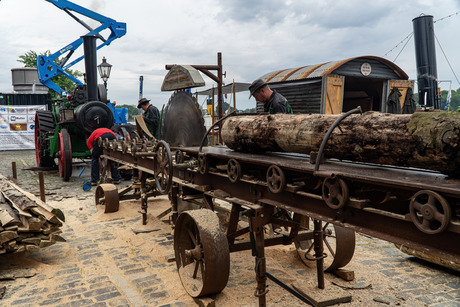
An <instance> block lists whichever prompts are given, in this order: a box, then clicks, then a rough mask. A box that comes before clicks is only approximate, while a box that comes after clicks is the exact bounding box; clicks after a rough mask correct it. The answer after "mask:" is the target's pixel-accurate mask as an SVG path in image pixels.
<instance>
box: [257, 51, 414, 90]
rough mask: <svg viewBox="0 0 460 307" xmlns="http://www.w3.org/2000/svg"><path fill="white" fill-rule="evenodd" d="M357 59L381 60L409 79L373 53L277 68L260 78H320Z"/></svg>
mask: <svg viewBox="0 0 460 307" xmlns="http://www.w3.org/2000/svg"><path fill="white" fill-rule="evenodd" d="M356 59H373V60H376V61H379V62H381V63H383V64H385V65H386V66H388V67H389V68H391V69H392V70H393V71H394V72H395V73H396V75H398V76H399V78H400V79H402V80H407V79H409V76H408V75H407V74H406V73H405V72H404V71H403V70H402V69H401V68H400V67H399V66H398V65H396V64H395V63H393V62H391V61H389V60H387V59H384V58H381V57H378V56H372V55H367V56H359V57H354V58H349V59H345V60H340V61H333V62H326V63H321V64H316V65H308V66H302V67H297V68H289V69H282V70H276V71H272V72H270V73H268V74H265V75H263V76H262V77H260V78H261V79H264V80H265V82H269V83H275V82H284V81H295V80H303V79H311V78H320V77H322V76H324V75H328V74H330V73H332V72H333V71H334V70H336V69H337V68H339V67H340V66H342V65H344V64H346V63H348V62H350V61H352V60H356Z"/></svg>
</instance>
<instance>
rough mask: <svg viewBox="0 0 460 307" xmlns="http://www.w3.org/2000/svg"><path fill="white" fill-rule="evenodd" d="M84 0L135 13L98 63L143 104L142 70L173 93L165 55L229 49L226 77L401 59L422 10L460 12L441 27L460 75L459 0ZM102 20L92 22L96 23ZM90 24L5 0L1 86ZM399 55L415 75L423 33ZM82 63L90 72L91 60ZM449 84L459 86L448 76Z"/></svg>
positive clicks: (120, 92)
mask: <svg viewBox="0 0 460 307" xmlns="http://www.w3.org/2000/svg"><path fill="white" fill-rule="evenodd" d="M74 3H77V4H79V5H81V6H83V7H86V8H88V9H91V10H94V11H96V12H98V13H100V14H102V15H104V16H107V17H110V18H112V19H115V20H117V21H120V22H126V23H127V29H128V32H127V35H126V36H124V37H122V38H120V39H117V40H115V41H114V42H113V43H112V44H111V45H110V46H108V47H104V48H103V49H101V50H99V52H98V63H100V62H101V59H102V56H105V57H106V58H107V61H108V62H109V63H110V64H112V65H113V68H112V74H111V77H110V79H109V81H108V90H109V93H108V94H109V98H110V99H111V100H112V101H116V102H117V103H118V104H132V105H135V104H136V102H137V100H138V96H139V76H140V75H143V76H144V96H145V97H147V98H149V99H152V102H153V104H154V105H156V106H157V107H159V108H161V106H162V105H163V104H166V103H167V102H168V99H169V97H170V95H171V93H168V92H161V90H160V88H161V84H162V81H163V78H164V77H165V75H166V74H167V71H166V70H165V68H164V67H165V64H206V65H215V64H217V52H222V62H223V67H224V71H226V73H227V77H226V79H225V82H226V83H231V82H232V80H235V81H237V82H252V81H253V80H254V79H255V78H257V77H260V76H262V75H264V74H266V73H268V72H271V71H274V70H279V69H286V68H294V67H301V66H305V65H312V64H319V63H324V62H329V61H337V60H342V59H347V58H351V57H356V56H362V55H375V56H381V57H385V58H387V59H389V60H391V61H393V60H395V58H396V57H397V56H398V53H399V52H401V50H402V49H403V46H404V43H405V42H406V41H404V39H405V38H406V37H407V36H408V35H409V34H410V33H412V31H413V28H412V19H413V18H415V17H418V16H420V14H426V15H433V16H434V20H438V19H441V18H443V17H446V16H448V15H451V14H455V13H457V14H456V15H454V16H452V17H449V18H446V19H443V20H439V21H437V22H436V23H435V34H436V37H437V39H438V41H439V43H440V45H441V47H442V49H443V50H444V52H445V54H446V56H447V59H448V60H449V62H450V64H451V66H452V68H453V70H454V72H455V74H456V75H457V77H460V56H459V52H460V39H459V37H458V30H459V29H460V13H458V12H459V11H460V1H458V0H443V1H434V0H433V1H432V0H406V1H400V0H373V1H369V0H365V1H364V0H346V1H345V0H343V1H341V0H285V1H281V0H278V1H277V0H268V1H247V0H225V1H222V0H214V1H212V0H194V1H191V0H133V1H127V0H110V1H109V0H103V1H100V0H80V1H78V0H74ZM90 24H91V23H90ZM97 25H98V24H96V23H92V26H94V27H95V26H97ZM86 32H87V30H86V29H84V28H83V27H82V26H81V25H80V24H78V23H77V22H76V21H74V20H73V19H72V18H71V17H70V16H68V15H67V14H66V13H65V12H63V11H61V10H60V9H58V8H57V7H55V6H54V5H53V4H51V3H49V2H47V1H45V0H0V72H1V73H0V92H12V86H11V68H16V67H21V65H22V64H21V63H19V62H17V60H18V58H19V56H20V55H23V54H24V53H26V52H27V51H29V50H34V51H36V52H37V53H41V52H44V51H46V50H50V51H51V52H55V51H57V50H59V49H60V48H62V47H64V46H66V45H67V44H69V43H70V42H72V41H73V40H75V39H76V38H78V37H79V36H81V35H84V34H86ZM401 42H403V43H401ZM399 43H401V44H399ZM398 44H399V46H397V45H398ZM396 46H397V47H396ZM394 47H396V48H394ZM393 48H394V50H393V51H392V52H390V53H388V54H387V52H389V51H390V50H392V49H393ZM436 52H437V61H438V79H439V80H452V88H454V89H457V88H459V87H460V84H459V83H458V81H457V80H456V78H455V76H454V74H453V73H452V70H451V68H450V67H449V64H448V62H447V61H446V58H445V57H444V55H443V53H442V51H441V49H440V46H439V45H438V44H437V45H436ZM385 54H387V55H386V56H385ZM395 63H396V64H397V65H399V66H400V67H401V68H402V69H403V70H404V71H405V72H406V73H407V74H408V75H409V77H410V79H416V78H417V75H416V67H415V53H414V41H413V38H412V39H411V40H410V41H409V43H408V44H407V46H406V47H405V48H404V50H403V51H402V52H401V54H400V55H399V57H398V58H397V60H396V61H395ZM72 69H78V70H80V71H82V72H84V64H83V63H81V64H80V63H79V64H77V65H75V66H74V67H72ZM204 79H205V81H206V87H203V88H202V89H204V88H208V87H211V86H212V85H213V82H212V81H211V80H210V79H209V78H207V77H204ZM100 83H102V81H101V82H100ZM440 85H441V87H442V88H443V89H448V88H449V84H448V83H445V82H443V83H441V84H440ZM247 96H248V93H247V92H246V93H244V95H238V96H237V97H238V98H237V107H238V108H242V109H245V108H249V107H254V106H255V101H254V100H253V99H252V100H248V99H247ZM203 99H204V97H203ZM200 103H201V102H200Z"/></svg>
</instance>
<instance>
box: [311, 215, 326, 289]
mask: <svg viewBox="0 0 460 307" xmlns="http://www.w3.org/2000/svg"><path fill="white" fill-rule="evenodd" d="M321 224H322V222H321V221H320V220H316V219H315V220H313V225H314V226H313V227H314V245H315V258H316V274H317V275H318V288H319V289H324V246H323V228H322V226H321Z"/></svg>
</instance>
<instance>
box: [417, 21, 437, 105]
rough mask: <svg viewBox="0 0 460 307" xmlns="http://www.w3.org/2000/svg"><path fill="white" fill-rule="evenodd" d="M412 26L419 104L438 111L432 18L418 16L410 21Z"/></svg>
mask: <svg viewBox="0 0 460 307" xmlns="http://www.w3.org/2000/svg"><path fill="white" fill-rule="evenodd" d="M412 24H413V27H414V43H415V60H416V66H417V84H418V93H419V95H418V97H419V104H420V105H421V106H428V107H434V108H435V109H439V107H440V102H439V96H438V81H437V79H438V73H437V67H436V48H435V37H434V23H433V16H431V15H422V16H419V17H417V18H414V19H413V20H412ZM425 99H426V100H425Z"/></svg>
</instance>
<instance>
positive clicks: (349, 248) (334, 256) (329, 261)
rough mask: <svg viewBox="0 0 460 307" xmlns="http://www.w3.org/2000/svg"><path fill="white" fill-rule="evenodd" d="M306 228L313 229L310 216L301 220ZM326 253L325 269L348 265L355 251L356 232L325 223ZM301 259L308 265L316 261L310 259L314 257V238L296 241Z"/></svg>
mask: <svg viewBox="0 0 460 307" xmlns="http://www.w3.org/2000/svg"><path fill="white" fill-rule="evenodd" d="M301 224H302V226H303V227H304V228H306V229H311V227H310V225H309V218H308V217H305V218H303V219H302V222H301ZM323 240H324V253H326V255H327V257H326V258H324V267H325V269H324V271H326V272H327V271H332V270H335V269H338V268H342V267H344V266H346V265H347V264H348V263H349V262H350V261H351V259H352V258H353V254H354V252H355V232H354V231H353V230H349V229H346V228H343V227H340V226H336V225H331V224H329V223H325V224H324V225H323ZM295 246H296V248H297V252H298V254H299V256H300V259H302V261H303V262H304V263H305V264H306V265H307V266H312V265H314V264H315V263H316V262H315V261H311V260H308V259H307V257H308V258H309V259H312V258H313V257H314V254H315V251H314V246H313V240H304V241H298V242H295Z"/></svg>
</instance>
